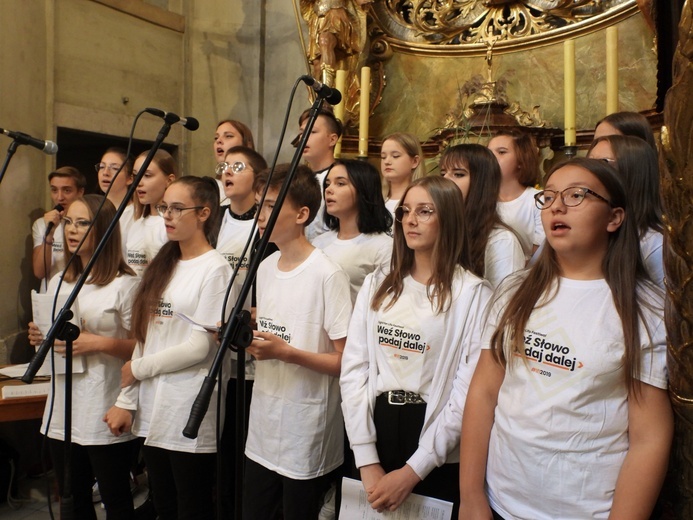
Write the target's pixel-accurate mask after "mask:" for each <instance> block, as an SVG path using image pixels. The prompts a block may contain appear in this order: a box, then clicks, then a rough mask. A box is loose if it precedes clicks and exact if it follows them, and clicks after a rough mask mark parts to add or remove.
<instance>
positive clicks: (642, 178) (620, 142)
mask: <svg viewBox="0 0 693 520" xmlns="http://www.w3.org/2000/svg"><path fill="white" fill-rule="evenodd" d="M626 113H629V112H626ZM643 117H644V116H643ZM602 141H606V142H607V143H609V145H610V146H611V150H612V151H613V153H614V157H615V158H616V162H615V163H613V166H614V167H615V168H616V169H617V170H618V172H619V174H621V177H622V179H623V183H624V184H625V186H626V193H627V195H628V202H629V203H630V214H631V217H632V218H633V219H634V221H635V224H636V226H637V227H638V231H639V232H640V236H641V237H642V236H643V235H645V233H646V232H647V231H648V230H650V229H654V230H655V231H659V232H660V233H661V232H662V230H663V229H664V224H663V222H662V214H663V212H662V199H661V197H660V194H659V163H658V157H657V152H656V151H655V150H654V149H653V148H652V147H651V146H650V145H649V144H647V142H646V141H643V140H642V139H640V138H639V137H633V136H631V135H605V136H603V137H600V138H599V139H595V140H594V141H592V144H591V145H590V149H589V150H588V152H587V155H588V157H589V155H590V153H591V152H592V150H593V149H594V147H595V146H596V145H597V144H598V143H601V142H602Z"/></svg>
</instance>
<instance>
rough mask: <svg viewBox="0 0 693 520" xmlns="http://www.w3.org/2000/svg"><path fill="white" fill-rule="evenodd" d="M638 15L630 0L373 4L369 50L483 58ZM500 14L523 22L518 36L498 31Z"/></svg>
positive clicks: (393, 0) (398, 0) (397, 0)
mask: <svg viewBox="0 0 693 520" xmlns="http://www.w3.org/2000/svg"><path fill="white" fill-rule="evenodd" d="M595 2H596V3H597V4H600V5H602V4H603V5H604V6H605V7H604V8H605V10H604V12H600V13H597V14H594V13H590V12H589V9H587V8H588V7H590V5H593V4H595ZM580 8H583V10H582V11H581V10H580ZM422 10H423V11H426V12H425V13H421V11H422ZM415 12H418V13H419V14H418V15H417V16H418V17H417V16H413V14H415ZM530 12H531V14H532V15H534V16H533V18H532V20H528V19H527V16H528V13H530ZM637 13H639V9H638V6H637V4H636V2H635V0H570V1H568V0H515V1H511V0H378V1H376V2H375V3H374V4H372V6H371V9H370V14H371V17H372V20H373V24H372V26H371V30H370V36H371V52H372V53H373V54H375V55H383V54H389V53H391V52H392V50H397V51H398V52H402V53H406V54H415V55H431V56H439V57H442V56H482V55H484V54H486V52H487V50H488V48H489V46H492V47H493V53H494V54H502V53H504V52H516V51H523V50H527V49H532V48H536V47H541V46H545V45H550V44H554V43H557V42H561V41H563V40H565V39H566V38H575V37H578V36H582V35H584V34H588V33H592V32H595V31H598V30H601V29H603V28H605V27H608V26H610V25H613V24H615V23H617V22H620V21H622V20H625V19H626V18H629V17H631V16H633V15H635V14H637ZM501 14H503V16H504V18H503V20H520V19H525V25H526V27H524V28H523V29H522V30H521V31H518V32H517V33H513V32H511V31H508V30H505V29H507V27H506V28H505V29H504V28H503V27H500V28H498V24H499V20H500V19H501V18H500V15H501ZM503 23H504V22H501V25H502V24H503ZM527 24H529V25H527ZM506 25H507V24H506ZM484 31H485V32H484Z"/></svg>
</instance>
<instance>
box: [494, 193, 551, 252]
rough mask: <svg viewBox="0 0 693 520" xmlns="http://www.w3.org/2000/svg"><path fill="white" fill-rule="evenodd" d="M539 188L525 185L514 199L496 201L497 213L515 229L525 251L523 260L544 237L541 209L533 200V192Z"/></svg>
mask: <svg viewBox="0 0 693 520" xmlns="http://www.w3.org/2000/svg"><path fill="white" fill-rule="evenodd" d="M538 191H539V190H537V189H535V188H532V187H527V188H526V189H525V191H524V192H522V195H520V196H519V197H518V198H516V199H515V200H511V201H507V202H500V201H499V202H498V204H497V208H498V214H499V215H500V217H501V219H502V220H503V222H505V223H506V224H507V225H508V226H510V227H511V228H513V229H514V230H515V233H517V237H518V238H519V239H520V244H522V250H523V251H524V252H525V261H527V260H529V259H530V257H531V256H532V249H533V248H534V246H539V245H541V243H542V242H543V241H544V238H546V235H545V233H544V227H543V226H542V225H541V210H540V209H539V208H537V206H536V204H535V202H534V194H535V193H538Z"/></svg>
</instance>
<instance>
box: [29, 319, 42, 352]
mask: <svg viewBox="0 0 693 520" xmlns="http://www.w3.org/2000/svg"><path fill="white" fill-rule="evenodd" d="M28 334H29V344H31V345H32V346H33V347H38V346H39V345H40V344H41V342H42V341H43V333H42V332H41V331H40V330H39V328H38V327H37V326H36V324H35V323H34V322H33V321H32V322H30V323H29V330H28Z"/></svg>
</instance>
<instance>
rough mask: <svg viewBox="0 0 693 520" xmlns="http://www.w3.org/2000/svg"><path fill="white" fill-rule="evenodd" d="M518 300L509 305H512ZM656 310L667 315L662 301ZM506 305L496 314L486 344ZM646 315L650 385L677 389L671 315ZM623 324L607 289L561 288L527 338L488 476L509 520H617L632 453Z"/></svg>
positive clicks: (511, 374)
mask: <svg viewBox="0 0 693 520" xmlns="http://www.w3.org/2000/svg"><path fill="white" fill-rule="evenodd" d="M504 297H505V298H509V296H504ZM651 300H652V301H654V302H655V304H656V305H657V306H661V307H662V308H663V300H662V298H661V296H654V295H653V296H652V297H651ZM502 305H503V304H502V303H501V304H498V305H497V306H495V307H494V308H493V310H492V312H491V313H490V317H489V324H488V325H487V327H486V330H485V332H484V344H485V345H486V346H488V343H489V340H490V336H491V334H492V333H493V331H494V329H495V324H496V323H497V320H498V315H499V309H500V310H501V311H502ZM645 312H646V317H647V318H646V323H647V326H648V328H649V330H650V333H651V334H652V340H651V341H650V339H649V337H648V335H647V334H646V333H645V332H644V330H643V329H642V328H641V332H640V341H641V344H642V346H641V352H642V355H641V363H642V370H641V376H640V380H641V381H642V382H644V383H647V384H650V385H653V386H655V387H657V388H662V389H666V388H667V371H666V332H665V328H664V320H663V310H662V311H661V313H654V312H651V311H648V310H645ZM623 341H624V340H623V330H622V326H621V320H620V318H619V316H618V314H617V312H616V309H615V307H614V303H613V297H612V294H611V290H610V289H609V286H608V285H607V284H606V281H605V280H589V281H578V280H568V279H565V278H562V279H560V288H559V290H558V293H557V294H556V296H555V297H554V298H553V299H552V300H551V301H550V302H549V303H548V304H546V305H544V306H543V307H540V308H535V310H534V311H533V312H532V315H531V316H530V318H529V321H528V322H527V326H526V328H525V337H524V344H525V354H526V356H527V360H526V363H525V362H523V360H522V359H521V358H519V357H518V356H517V355H515V356H513V359H512V360H511V362H512V363H513V364H512V366H511V367H510V368H509V369H506V373H505V378H504V380H503V384H502V385H501V388H500V392H499V394H498V405H497V407H496V411H495V422H494V425H493V429H492V431H491V438H490V443H489V455H488V465H487V471H486V480H487V489H488V494H489V500H490V503H491V507H492V508H493V509H494V510H495V511H497V512H498V514H500V515H501V516H502V517H504V518H531V519H536V520H541V519H547V520H548V519H551V520H553V519H556V518H566V519H568V518H574V519H583V518H607V517H608V515H609V511H610V510H611V504H612V501H613V496H614V490H615V487H616V479H617V477H618V474H619V471H620V470H621V466H622V464H623V461H624V459H625V456H626V453H627V452H628V391H627V388H626V385H625V377H624V355H625V353H624V345H623Z"/></svg>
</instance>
